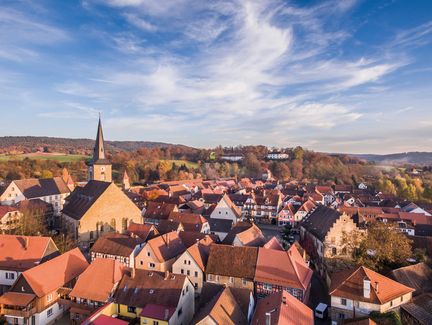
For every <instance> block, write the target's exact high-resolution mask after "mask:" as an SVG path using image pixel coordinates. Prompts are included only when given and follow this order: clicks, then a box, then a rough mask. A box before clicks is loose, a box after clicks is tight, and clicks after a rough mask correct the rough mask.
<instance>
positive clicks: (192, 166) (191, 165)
mask: <svg viewBox="0 0 432 325" xmlns="http://www.w3.org/2000/svg"><path fill="white" fill-rule="evenodd" d="M164 161H167V162H169V163H170V164H172V163H175V164H176V165H177V166H181V165H186V167H187V168H189V169H196V168H198V164H197V163H195V162H191V161H187V160H175V159H166V160H164Z"/></svg>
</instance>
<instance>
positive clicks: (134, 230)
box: [127, 221, 159, 241]
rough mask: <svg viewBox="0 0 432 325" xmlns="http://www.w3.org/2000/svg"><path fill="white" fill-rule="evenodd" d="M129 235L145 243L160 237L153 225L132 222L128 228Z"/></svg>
mask: <svg viewBox="0 0 432 325" xmlns="http://www.w3.org/2000/svg"><path fill="white" fill-rule="evenodd" d="M127 233H128V234H129V236H131V237H135V238H141V239H142V240H144V241H147V240H149V239H152V238H154V237H156V236H159V232H158V231H157V229H156V227H155V226H154V225H151V224H145V223H144V224H143V223H135V222H133V221H132V222H130V223H129V226H128V228H127Z"/></svg>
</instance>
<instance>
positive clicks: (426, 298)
mask: <svg viewBox="0 0 432 325" xmlns="http://www.w3.org/2000/svg"><path fill="white" fill-rule="evenodd" d="M401 309H402V310H403V311H405V312H407V313H408V314H410V315H411V316H412V317H414V318H415V319H416V320H417V321H419V322H421V323H420V324H425V325H426V324H432V293H425V294H422V295H420V296H417V297H415V298H414V299H413V301H412V302H409V303H407V304H404V305H402V306H401ZM402 310H401V312H402Z"/></svg>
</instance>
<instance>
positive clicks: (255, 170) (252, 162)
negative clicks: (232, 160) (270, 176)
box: [244, 152, 262, 177]
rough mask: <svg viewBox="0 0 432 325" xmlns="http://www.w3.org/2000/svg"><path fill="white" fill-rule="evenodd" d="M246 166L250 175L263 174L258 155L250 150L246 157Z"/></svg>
mask: <svg viewBox="0 0 432 325" xmlns="http://www.w3.org/2000/svg"><path fill="white" fill-rule="evenodd" d="M244 166H245V168H246V171H247V173H248V175H249V176H250V177H260V176H261V174H262V167H261V163H260V161H259V160H258V159H257V157H256V156H255V155H254V154H253V153H251V152H249V153H247V154H246V156H245V158H244Z"/></svg>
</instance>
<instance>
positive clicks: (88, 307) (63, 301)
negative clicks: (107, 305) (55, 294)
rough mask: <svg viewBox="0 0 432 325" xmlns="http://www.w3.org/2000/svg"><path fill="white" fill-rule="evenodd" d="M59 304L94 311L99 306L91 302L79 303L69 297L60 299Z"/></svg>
mask: <svg viewBox="0 0 432 325" xmlns="http://www.w3.org/2000/svg"><path fill="white" fill-rule="evenodd" d="M59 304H60V305H62V306H65V307H66V308H68V309H69V308H77V309H81V310H83V311H88V312H92V311H94V310H96V309H97V308H99V306H94V305H93V306H91V305H89V304H85V303H81V304H80V303H77V302H75V301H73V300H69V299H59Z"/></svg>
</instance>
